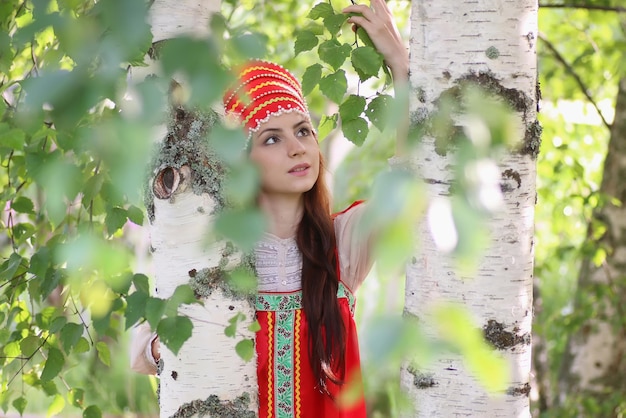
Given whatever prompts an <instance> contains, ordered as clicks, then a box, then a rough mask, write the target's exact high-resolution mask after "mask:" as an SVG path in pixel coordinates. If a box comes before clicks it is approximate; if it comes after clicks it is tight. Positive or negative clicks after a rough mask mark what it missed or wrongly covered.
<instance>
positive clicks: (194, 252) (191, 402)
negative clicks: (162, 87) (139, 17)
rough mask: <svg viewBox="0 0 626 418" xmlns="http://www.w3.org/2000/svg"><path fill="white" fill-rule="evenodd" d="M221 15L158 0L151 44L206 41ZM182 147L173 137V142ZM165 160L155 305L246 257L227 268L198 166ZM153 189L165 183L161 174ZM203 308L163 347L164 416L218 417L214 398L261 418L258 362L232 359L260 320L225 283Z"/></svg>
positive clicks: (200, 2)
mask: <svg viewBox="0 0 626 418" xmlns="http://www.w3.org/2000/svg"><path fill="white" fill-rule="evenodd" d="M219 9H220V0H211V1H204V0H195V1H190V0H156V1H155V2H154V3H153V4H152V6H151V9H150V21H151V25H152V30H153V35H154V37H153V41H154V42H156V41H161V40H165V39H169V38H171V37H173V36H176V35H181V34H185V35H192V36H206V35H208V34H209V21H210V17H211V15H212V14H213V13H214V12H217V11H219ZM150 71H152V69H150ZM205 128H206V126H205ZM161 139H162V138H161ZM180 139H181V138H176V137H175V135H174V138H173V139H172V142H173V143H174V144H175V143H176V141H177V140H180ZM182 139H189V138H182ZM187 152H191V153H194V150H191V151H190V150H187ZM197 155H198V154H197V153H195V156H197ZM187 157H189V159H193V157H194V156H191V155H188V156H187ZM161 160H162V162H163V163H164V164H165V167H156V169H161V170H162V169H165V168H167V167H169V168H170V169H171V170H172V171H171V172H175V173H177V174H178V178H177V181H176V182H174V184H173V185H171V184H170V185H169V186H172V187H171V189H172V190H171V196H170V193H169V192H170V190H168V193H167V198H165V199H164V198H163V196H161V198H158V197H157V196H154V208H153V209H154V219H153V220H152V222H151V245H152V248H153V262H154V267H155V268H154V270H155V281H156V292H157V296H158V297H160V298H168V297H170V296H171V295H172V293H173V292H174V290H175V289H176V287H178V286H179V285H183V284H189V283H190V280H191V279H192V277H191V276H193V275H194V272H193V271H194V270H195V272H197V273H198V274H200V272H201V271H203V270H204V271H206V270H205V269H217V268H218V267H219V268H222V269H224V270H228V269H230V268H232V267H233V266H235V265H237V264H239V263H240V261H241V256H240V255H239V254H232V255H228V256H227V259H228V263H227V265H226V266H224V260H225V258H224V257H225V247H226V244H225V243H224V242H212V243H209V242H207V241H208V239H209V237H210V230H211V225H212V222H213V221H214V218H215V209H216V206H217V203H216V201H215V199H214V196H211V195H210V194H209V193H207V192H204V193H201V194H198V190H197V188H196V190H195V191H194V190H193V187H192V184H191V182H192V181H193V178H194V176H196V175H199V174H198V173H194V172H193V166H187V165H184V166H182V167H180V165H181V162H180V161H164V159H163V158H162V159H161ZM177 167H180V168H177ZM190 167H191V168H190ZM207 169H208V168H207ZM155 174H157V173H155ZM161 180H162V179H161ZM178 180H179V181H178ZM154 181H157V182H158V181H160V180H159V175H158V174H157V176H156V178H155V179H154ZM190 272H191V273H190ZM205 290H207V289H203V292H202V293H205V292H204V291H205ZM207 294H208V292H207ZM202 302H203V305H197V304H195V305H183V306H181V308H180V309H179V314H180V315H186V316H188V317H189V318H190V319H191V320H192V323H193V334H192V336H191V338H190V339H189V340H187V341H186V342H185V344H184V345H183V347H182V348H181V350H180V351H179V353H178V354H177V355H175V354H174V353H172V352H171V351H169V350H168V349H167V347H165V346H164V344H161V363H160V368H161V371H160V388H159V404H160V408H161V411H160V416H161V417H171V416H176V417H183V416H184V417H190V416H198V415H201V416H216V415H214V414H213V413H211V411H210V407H211V405H209V403H208V402H207V400H208V399H209V397H210V396H216V397H217V400H218V401H219V402H220V405H222V406H224V405H226V406H229V405H230V406H229V408H230V409H227V410H228V411H230V413H231V415H232V414H233V413H234V412H233V411H239V412H237V413H241V416H244V412H242V411H243V409H237V408H238V407H234V408H233V406H232V402H233V401H236V400H237V399H238V398H240V397H241V396H248V397H249V404H248V407H247V408H245V410H246V411H245V416H250V414H252V415H256V413H257V410H258V399H257V391H258V389H257V380H256V359H255V358H253V360H252V361H249V362H245V361H244V360H243V359H241V358H240V357H239V356H238V355H237V353H236V352H235V345H236V344H237V342H239V341H241V340H242V339H243V338H247V339H253V340H254V332H251V331H249V330H248V329H247V326H248V325H249V324H250V323H251V322H252V321H254V319H255V311H254V306H253V304H252V303H251V300H248V299H244V298H239V297H236V296H233V295H232V294H231V293H230V292H226V293H225V292H224V291H223V283H217V284H216V286H215V288H214V289H213V290H212V292H211V293H210V295H208V296H206V295H203V300H202ZM237 313H242V314H243V315H245V317H246V320H245V321H244V322H243V323H240V325H239V326H238V327H237V336H236V338H230V337H227V336H226V335H225V333H224V330H225V328H226V327H227V326H228V325H229V322H228V320H229V319H230V318H232V317H233V316H235V315H236V314H237ZM215 406H216V405H213V407H215Z"/></svg>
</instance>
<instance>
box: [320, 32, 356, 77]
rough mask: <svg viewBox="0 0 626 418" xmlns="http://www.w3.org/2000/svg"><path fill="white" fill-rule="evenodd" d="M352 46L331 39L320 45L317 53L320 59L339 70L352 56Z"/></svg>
mask: <svg viewBox="0 0 626 418" xmlns="http://www.w3.org/2000/svg"><path fill="white" fill-rule="evenodd" d="M350 51H351V48H350V45H348V44H345V43H343V44H342V43H340V42H339V41H338V40H337V39H335V38H333V39H329V40H327V41H324V42H322V43H321V44H320V46H319V47H318V48H317V53H318V54H319V56H320V59H321V60H322V61H324V62H325V63H327V64H329V65H330V66H331V67H333V69H335V70H337V69H338V68H339V67H341V65H342V64H343V63H344V62H345V61H346V58H348V57H349V56H350Z"/></svg>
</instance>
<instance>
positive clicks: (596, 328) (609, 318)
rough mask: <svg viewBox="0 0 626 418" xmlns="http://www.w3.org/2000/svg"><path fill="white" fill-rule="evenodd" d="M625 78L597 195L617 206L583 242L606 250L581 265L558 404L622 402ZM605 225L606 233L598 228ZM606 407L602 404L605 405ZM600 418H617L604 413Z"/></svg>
mask: <svg viewBox="0 0 626 418" xmlns="http://www.w3.org/2000/svg"><path fill="white" fill-rule="evenodd" d="M625 176H626V78H622V79H621V80H620V83H619V91H618V95H617V100H616V103H615V118H614V121H613V124H612V126H611V137H610V140H609V147H608V152H607V154H606V159H605V161H604V172H603V178H602V183H601V185H600V193H602V194H604V195H607V196H610V197H612V198H617V199H619V200H620V202H621V203H622V204H621V206H619V205H615V204H614V203H612V202H607V203H606V204H605V205H604V206H602V207H600V208H599V209H598V210H597V211H596V212H595V213H594V221H592V222H591V223H590V226H589V232H588V240H589V241H590V242H591V241H594V246H596V247H598V248H603V249H605V250H606V252H607V255H606V259H605V260H604V261H603V262H602V263H601V264H600V265H596V264H595V263H594V260H593V257H592V256H591V255H590V256H588V257H587V258H585V259H584V260H583V262H582V265H581V269H580V275H579V277H578V289H577V294H576V301H575V306H574V314H573V315H584V320H583V321H582V323H581V324H580V326H579V328H578V330H577V331H576V332H575V333H573V334H572V335H571V337H570V339H569V341H568V344H567V347H566V351H565V355H564V359H563V363H562V369H561V373H560V377H559V386H558V388H557V390H558V399H557V404H560V405H563V404H565V403H566V402H567V401H568V400H571V402H573V403H574V405H576V404H577V405H578V406H579V407H581V405H580V403H579V402H578V401H577V399H579V397H581V396H593V397H594V398H595V400H596V402H597V403H598V404H602V403H603V402H604V401H606V400H608V399H609V398H611V397H613V398H614V399H615V397H617V398H621V400H622V401H623V396H624V394H623V392H624V381H625V379H626V362H625V361H624V352H626V312H625V311H624V306H623V304H624V300H626V299H625V298H626V269H625V267H624V266H626V207H625V206H624V203H625V202H626V183H625V182H624V178H625ZM602 227H605V228H606V231H604V232H602V230H601V229H598V228H602ZM607 405H608V404H605V406H607ZM602 416H617V412H616V411H606V410H603V413H602Z"/></svg>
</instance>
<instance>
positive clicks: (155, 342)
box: [150, 336, 161, 363]
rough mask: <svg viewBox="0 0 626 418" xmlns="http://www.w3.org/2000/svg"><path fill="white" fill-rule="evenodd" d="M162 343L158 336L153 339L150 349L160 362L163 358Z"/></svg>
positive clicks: (155, 358)
mask: <svg viewBox="0 0 626 418" xmlns="http://www.w3.org/2000/svg"><path fill="white" fill-rule="evenodd" d="M160 349H161V343H160V342H159V337H158V336H156V337H154V339H153V340H152V344H151V346H150V350H151V351H152V358H153V359H154V360H155V361H156V362H157V363H158V362H159V360H161V350H160Z"/></svg>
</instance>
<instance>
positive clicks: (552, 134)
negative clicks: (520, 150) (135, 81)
mask: <svg viewBox="0 0 626 418" xmlns="http://www.w3.org/2000/svg"><path fill="white" fill-rule="evenodd" d="M104 3H107V4H108V6H106V7H105V6H104V5H103V4H104ZM134 3H135V2H123V1H109V2H101V3H99V5H100V7H93V4H92V2H83V1H80V0H65V1H61V0H58V1H57V2H49V1H43V0H42V1H32V2H20V1H17V0H13V1H4V2H2V4H1V5H0V26H1V28H2V30H1V31H0V75H1V80H0V82H1V85H0V91H1V92H2V95H3V101H2V103H0V115H1V118H2V120H1V121H0V159H1V161H0V162H1V170H0V184H1V185H2V186H1V187H2V189H1V190H2V192H1V194H0V199H1V200H2V206H3V213H2V218H1V220H2V229H3V231H6V234H5V233H4V232H3V234H2V236H0V245H1V246H0V257H2V260H0V261H1V262H2V264H1V266H0V286H1V287H0V290H1V291H2V296H1V297H0V324H1V325H2V327H1V330H0V344H1V345H2V351H3V354H2V358H1V359H0V364H1V365H2V370H1V380H0V384H1V394H0V407H1V408H2V410H3V411H4V413H9V414H18V413H22V412H23V413H47V414H48V415H62V416H69V415H80V414H81V413H82V414H84V415H85V416H98V415H99V414H100V411H101V412H103V413H106V414H107V415H125V414H155V413H156V406H157V402H156V394H155V389H156V381H155V380H154V379H153V378H148V377H146V376H140V375H135V374H133V373H130V372H129V369H128V361H127V359H128V354H127V352H128V332H127V331H126V330H125V324H124V323H125V320H126V321H128V319H129V316H130V317H131V318H132V313H131V314H130V315H129V313H128V312H125V304H124V303H123V299H122V298H115V297H114V296H113V294H114V293H116V292H117V293H119V294H124V292H128V290H129V287H130V285H131V282H132V283H133V284H134V286H135V287H142V286H144V287H145V286H149V284H148V282H149V279H148V277H147V276H144V275H142V274H134V275H133V274H132V273H136V272H137V271H144V272H145V273H146V274H147V275H148V276H149V275H150V274H149V267H148V266H149V260H148V259H147V258H146V257H147V254H148V251H147V248H146V246H145V234H144V232H143V230H142V229H141V228H139V226H138V225H142V224H144V223H145V222H146V221H145V219H144V213H143V209H142V200H141V196H140V193H138V191H140V190H141V188H142V187H143V185H142V182H143V181H144V179H145V166H146V164H147V158H146V159H144V160H143V161H142V160H141V158H138V156H148V155H149V154H150V144H149V143H147V142H141V141H137V142H129V141H126V140H125V138H127V136H128V134H129V132H130V133H132V132H145V129H146V125H145V124H149V123H153V122H154V119H153V118H152V119H151V118H150V117H149V115H150V111H151V109H130V110H129V109H128V108H127V109H126V110H127V111H134V112H139V113H143V114H144V115H147V116H146V117H144V118H142V119H140V120H141V124H140V123H138V122H129V121H117V120H116V121H114V123H108V122H111V120H112V119H108V118H109V117H110V113H112V106H111V103H108V102H106V101H101V100H100V98H101V97H117V98H120V99H122V98H121V97H120V92H123V91H124V85H123V84H124V81H125V79H126V74H125V73H124V71H121V69H124V68H125V67H124V66H123V63H131V64H138V63H139V62H141V61H142V60H143V55H144V53H145V52H146V50H147V48H148V47H149V45H150V42H149V41H150V39H149V37H146V30H147V27H146V26H145V25H143V24H142V23H141V22H143V17H142V16H143V13H144V10H143V7H135V6H133V4H134ZM313 5H314V3H313V2H311V3H310V4H309V3H306V2H291V1H272V3H271V7H255V6H256V3H254V2H251V1H240V2H233V1H225V2H224V8H223V14H224V16H225V23H226V25H227V26H228V30H229V31H230V33H232V34H234V35H237V34H242V33H244V32H245V31H246V30H251V31H254V32H256V33H259V34H262V36H260V37H255V38H254V40H253V42H252V44H246V40H245V37H240V38H237V36H234V37H233V38H234V39H240V40H241V41H242V42H241V45H239V47H240V48H243V49H244V50H245V49H246V48H257V47H258V46H260V45H261V46H262V47H263V48H264V49H266V52H267V53H266V55H265V57H266V58H269V59H272V60H276V61H277V62H281V63H284V65H285V66H287V67H288V68H290V69H292V70H293V72H294V73H296V74H304V73H305V71H306V69H307V68H309V67H310V66H311V64H312V63H313V62H314V61H313V60H314V57H313V56H310V55H306V54H299V55H297V56H296V54H295V53H294V46H295V41H296V39H297V37H295V36H294V34H297V33H298V30H299V28H302V27H305V26H306V25H307V22H308V20H307V19H308V18H307V16H308V15H309V12H310V10H311V8H312V7H313ZM390 5H391V7H392V10H393V11H394V14H395V16H396V17H397V18H398V25H399V27H400V29H401V31H402V33H403V35H404V36H405V39H408V28H407V22H408V15H409V2H407V1H392V2H390ZM336 7H337V6H336ZM57 10H63V11H68V10H69V11H71V13H70V12H67V13H55V12H56V11H57ZM90 13H92V15H91V17H90V18H89V19H93V16H96V17H95V19H96V20H97V21H98V22H99V23H100V24H101V25H102V26H101V27H107V28H110V32H108V35H107V37H106V40H107V41H112V42H113V43H117V44H119V43H120V42H119V41H120V40H123V42H122V43H124V44H125V46H126V47H125V49H123V50H121V51H120V50H116V49H115V48H113V47H111V45H112V43H107V42H101V40H102V39H100V38H99V36H100V34H99V33H97V31H95V30H94V26H93V25H91V24H90V23H93V21H91V20H87V19H84V18H83V16H89V14H90ZM138 22H139V23H138ZM53 27H54V29H52V28H53ZM539 30H540V36H539V39H538V40H537V50H538V61H539V65H538V67H539V79H540V86H541V93H542V101H541V107H542V108H541V112H540V114H539V119H540V121H541V124H542V126H543V135H542V140H543V141H542V145H541V151H540V154H539V156H538V159H537V170H538V183H537V193H538V198H537V206H536V218H535V219H536V233H535V290H536V295H535V297H536V299H535V304H536V305H535V309H536V311H535V321H534V324H533V327H534V330H533V333H534V342H533V344H534V346H533V349H534V352H535V353H534V371H535V373H534V376H535V382H534V385H533V390H532V392H531V397H532V399H533V401H534V402H533V412H534V415H535V416H539V415H540V414H542V416H546V417H561V416H563V417H566V416H577V414H578V413H580V409H579V408H581V405H582V408H584V411H585V412H586V416H620V414H622V413H623V412H624V411H626V401H625V400H624V399H626V394H625V392H626V390H625V389H624V386H623V383H621V385H620V384H617V385H615V386H610V385H609V386H607V385H605V386H604V389H603V391H601V392H602V393H600V394H599V393H594V394H593V396H590V395H589V394H586V393H584V392H580V393H579V392H576V391H572V392H571V393H569V395H571V397H570V398H569V399H564V398H563V394H562V391H561V390H560V388H563V387H570V385H569V384H567V383H565V382H564V379H567V378H568V376H569V375H570V374H569V373H568V372H567V371H564V368H567V366H568V364H567V362H564V361H563V360H564V359H565V358H566V357H567V356H566V353H567V352H568V350H569V348H568V344H571V343H570V340H571V339H572V336H576V335H578V334H580V332H581V329H585V327H593V324H592V325H589V322H588V319H589V318H599V319H603V318H605V317H606V316H609V315H608V314H607V312H610V313H611V315H610V316H611V319H612V322H611V323H612V325H611V326H612V327H613V328H611V329H612V331H613V333H612V334H613V335H614V336H617V338H618V342H616V343H615V344H620V343H619V341H620V339H621V344H624V341H623V340H624V339H626V332H625V330H626V325H625V324H626V313H624V311H623V309H622V307H621V301H622V300H623V299H622V297H621V296H622V295H624V293H625V291H624V289H626V267H623V266H624V264H621V266H622V270H621V272H620V273H619V275H618V276H617V277H612V278H611V280H610V281H608V282H604V283H601V284H600V285H598V286H595V287H593V288H584V291H578V292H577V283H578V282H579V280H582V279H584V277H583V276H584V272H585V271H587V270H589V269H588V268H583V266H586V265H587V264H588V263H591V264H590V265H592V266H600V267H601V266H603V265H605V264H607V263H610V262H611V259H612V258H613V257H616V254H618V253H619V251H618V250H619V248H623V246H624V245H625V244H624V243H620V242H610V243H609V242H607V240H605V239H603V238H604V236H605V235H606V234H605V233H606V226H604V223H603V219H602V217H601V216H598V214H599V213H602V211H603V207H605V205H611V206H613V207H615V208H618V210H620V211H622V212H623V213H622V215H623V218H624V219H626V209H623V207H622V206H621V205H620V204H619V199H620V198H622V199H623V197H624V195H623V194H622V195H620V194H615V193H610V194H607V193H605V192H604V191H602V190H601V184H602V175H603V171H604V169H605V166H604V163H605V159H606V156H607V153H608V149H609V140H611V141H614V144H613V147H612V149H613V150H620V149H622V150H623V149H624V147H625V145H623V144H624V142H626V133H624V132H623V131H622V132H621V133H615V132H614V133H613V135H612V134H611V128H613V127H615V126H617V125H618V122H620V120H618V118H619V117H620V115H621V117H622V118H624V117H625V116H624V114H625V111H624V109H621V113H620V109H616V101H617V97H618V91H620V89H619V86H620V81H621V83H622V89H621V90H622V92H621V94H622V95H623V94H624V90H626V87H624V84H625V82H624V81H623V80H626V58H625V55H624V51H626V42H625V40H626V35H625V32H626V8H625V7H624V5H623V4H622V3H621V2H619V1H572V2H568V3H567V4H564V3H561V2H551V1H547V0H546V1H542V2H540V12H539ZM109 35H110V36H109ZM115 41H117V42H115ZM248 41H250V39H249V40H248ZM251 45H252V46H251ZM94 56H98V57H100V58H99V59H101V61H99V63H98V64H99V65H98V70H97V77H94V72H93V71H94V67H93V64H94V62H93V60H92V59H93V57H94ZM68 57H71V59H70V58H68ZM72 62H73V63H74V64H72ZM72 65H75V67H74V71H72V72H71V73H68V72H61V71H59V72H54V70H60V69H64V68H65V69H67V68H71V67H72ZM190 65H192V64H190ZM196 70H198V71H200V70H201V66H198V67H196ZM39 72H42V73H46V74H45V76H41V77H39ZM24 79H28V80H29V81H30V82H31V85H30V88H31V89H32V90H31V93H30V97H31V99H32V102H30V103H27V105H28V106H33V107H37V105H39V106H40V107H41V105H42V104H43V103H44V102H48V101H53V102H54V103H56V106H55V109H54V110H53V111H52V112H53V114H54V118H55V127H54V129H53V128H52V127H51V126H50V125H46V124H45V123H40V124H37V123H36V121H41V122H44V121H45V117H44V114H43V113H41V114H35V115H33V114H29V118H32V120H23V119H20V117H19V116H20V115H19V113H15V112H14V110H15V107H16V106H18V104H19V103H21V102H20V99H21V94H22V90H21V89H20V83H21V81H22V80H24ZM200 87H202V86H200ZM374 87H375V88H376V87H377V86H376V85H374ZM142 94H149V93H148V92H147V91H146V92H142ZM122 100H123V99H122ZM154 101H155V102H157V103H158V102H159V99H156V98H155V99H154ZM327 103H328V101H327V99H326V98H325V97H324V96H323V95H322V94H321V93H320V91H318V90H313V91H312V92H311V95H310V96H309V105H310V107H311V109H312V110H313V111H314V112H315V113H316V114H317V115H324V114H330V113H332V112H333V110H332V109H329V108H328V107H327ZM25 106H26V104H25ZM103 120H104V121H105V123H103V122H102V121H103ZM33 121H34V122H33ZM107 121H108V122H107ZM623 124H624V121H621V125H623ZM91 126H97V128H95V129H92V128H91ZM94 133H95V134H96V135H93V134H94ZM88 134H89V135H92V136H91V137H92V138H95V139H94V140H91V141H89V142H88V145H85V144H82V145H79V144H78V142H79V141H78V140H77V139H76V138H81V135H88ZM83 137H85V136H83ZM620 141H621V142H620ZM620 143H621V144H622V145H619V144H620ZM52 144H54V146H53V145H52ZM322 144H323V147H324V149H325V152H326V153H327V155H328V159H329V160H330V166H331V169H332V170H331V171H334V172H335V176H334V179H335V188H334V194H335V205H336V208H342V207H344V206H345V205H346V204H347V203H348V202H350V201H352V200H355V199H357V198H362V197H364V196H368V193H369V188H370V187H371V179H372V178H373V176H374V174H375V173H376V172H378V171H380V170H381V169H384V168H385V167H386V165H387V159H388V158H389V157H390V156H391V155H392V154H393V138H392V136H391V135H387V136H385V135H380V133H379V132H377V131H376V130H372V135H371V136H370V137H368V138H367V139H366V140H365V142H364V143H363V145H362V146H360V147H358V148H352V147H351V146H350V143H349V142H347V141H345V140H344V139H343V138H342V136H341V135H340V133H339V134H338V135H332V136H330V137H329V138H328V139H326V140H325V141H324V142H323V143H322ZM338 150H341V151H338ZM346 150H348V152H347V155H345V158H343V159H341V162H340V161H339V160H340V158H339V153H341V154H345V153H346ZM94 155H98V157H99V159H94V158H93V156H94ZM613 156H614V157H616V158H617V159H618V160H619V159H620V158H621V159H622V160H626V153H622V154H621V155H619V153H616V154H614V155H613ZM617 164H618V165H620V164H621V165H624V163H623V162H621V163H619V162H618V163H617ZM622 174H623V173H622ZM622 193H623V191H622ZM44 196H45V197H46V198H44ZM76 196H81V197H80V198H76ZM84 230H90V231H94V230H95V231H96V233H95V234H93V235H94V236H98V235H101V236H103V237H105V238H106V239H104V240H103V239H90V238H82V239H80V240H71V239H68V237H72V236H74V235H76V236H78V235H79V234H77V232H80V231H84ZM112 243H115V244H112ZM138 243H144V246H143V247H142V246H141V245H139V244H138ZM44 244H45V245H44ZM620 246H621V247H620ZM56 252H60V253H62V254H64V255H65V257H66V261H67V267H66V268H63V269H61V268H58V265H56V262H55V261H54V257H55V256H56V255H53V253H55V254H56ZM94 254H97V256H94ZM129 266H132V269H131V270H132V271H129ZM591 269H593V268H591ZM87 272H88V273H87ZM374 275H375V273H374ZM111 277H113V278H116V277H117V278H118V280H111V279H110V278H111ZM38 278H41V279H40V280H39V279H38ZM44 279H45V280H44ZM399 282H400V280H399V279H398V277H391V276H389V277H387V276H382V275H381V276H378V277H373V278H370V279H369V280H368V281H367V282H366V285H365V286H364V288H363V290H361V291H360V294H359V295H357V296H358V297H359V313H358V315H359V319H360V323H362V324H363V325H362V326H363V328H364V329H366V328H367V324H371V323H372V322H371V321H374V319H372V318H375V317H376V316H377V315H378V314H381V313H385V314H387V313H388V312H389V311H390V310H391V311H398V312H399V311H401V309H402V306H401V303H402V302H401V295H402V289H401V287H399V286H397V283H399ZM59 284H65V285H67V286H69V287H71V288H72V287H76V289H80V290H78V291H76V292H75V293H74V292H66V293H62V292H59V290H58V287H57V286H58V285H59ZM590 289H591V291H590ZM71 294H74V295H75V297H73V296H72V297H67V295H71ZM102 295H109V296H110V297H109V298H108V299H107V298H102ZM372 295H376V297H375V298H374V297H372ZM37 299H43V300H46V301H47V304H48V306H47V307H46V306H45V305H41V304H39V303H37V302H36V301H37ZM102 300H105V301H108V302H106V303H101V302H99V301H102ZM83 305H89V306H90V308H89V310H87V311H85V310H84V308H83ZM59 306H64V307H65V309H66V310H67V311H68V312H70V313H71V314H70V316H69V317H70V320H67V319H59V317H57V316H55V314H54V313H55V312H56V309H57V308H58V307H59ZM607 306H608V307H609V308H607ZM607 309H608V310H607ZM86 312H88V313H86ZM82 315H85V316H86V317H93V318H91V320H90V319H89V318H87V319H85V318H83V317H82ZM34 328H38V329H43V330H47V331H49V332H50V335H51V336H50V337H48V336H43V334H30V333H29V332H27V331H30V330H32V329H34ZM55 338H57V339H58V341H57V342H56V343H57V344H58V347H59V349H55V348H53V349H50V350H40V348H41V347H44V346H45V347H47V344H50V343H52V342H53V340H54V339H55ZM611 343H613V342H611ZM62 350H63V352H62ZM64 353H65V354H64ZM623 363H624V362H623V361H621V362H617V363H616V364H615V368H614V371H615V373H617V376H616V379H615V380H616V381H618V382H624V381H626V376H625V374H626V371H625V370H624V369H625V367H626V366H625V365H624V364H623ZM388 377H390V378H393V375H392V376H388ZM392 386H393V385H391V386H384V385H381V386H378V387H377V388H376V390H377V391H378V392H380V393H372V394H371V399H372V403H373V404H376V402H375V400H379V401H380V402H379V404H376V406H375V407H374V409H376V408H379V409H380V410H381V411H384V408H385V407H384V405H385V402H386V400H387V399H389V398H390V397H393V394H390V393H391V392H390V389H389V388H390V387H392ZM81 411H82V412H81ZM383 413H384V412H383ZM383 416H384V415H383Z"/></svg>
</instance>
